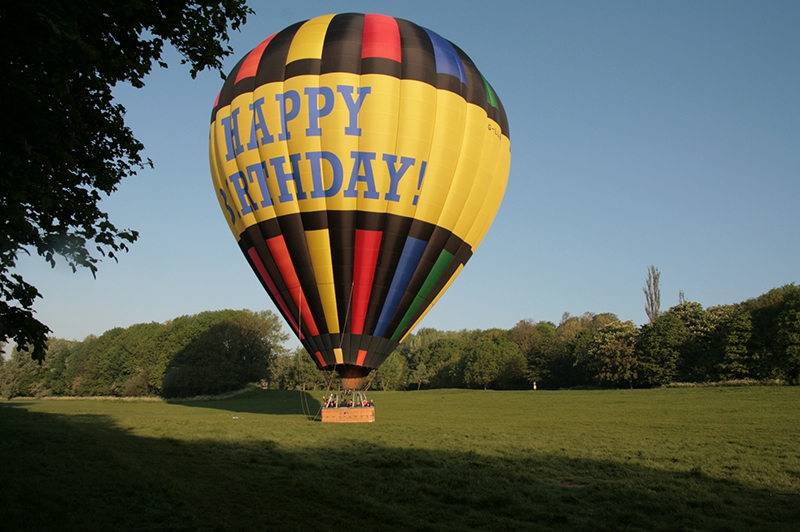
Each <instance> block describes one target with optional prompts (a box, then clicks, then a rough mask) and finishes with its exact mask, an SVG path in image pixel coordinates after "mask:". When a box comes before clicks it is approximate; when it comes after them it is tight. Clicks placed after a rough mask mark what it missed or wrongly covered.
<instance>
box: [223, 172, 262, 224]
mask: <svg viewBox="0 0 800 532" xmlns="http://www.w3.org/2000/svg"><path fill="white" fill-rule="evenodd" d="M228 181H230V182H231V184H232V185H233V188H234V190H236V195H237V196H238V197H239V203H240V204H241V205H242V214H241V215H242V216H244V215H245V214H250V213H251V212H253V211H257V210H258V207H257V206H256V203H255V202H254V201H253V198H252V197H251V196H250V192H249V191H248V190H247V178H246V177H245V175H244V173H243V172H236V173H235V174H233V175H231V176H229V177H228ZM250 182H251V183H252V182H253V181H252V178H250Z"/></svg>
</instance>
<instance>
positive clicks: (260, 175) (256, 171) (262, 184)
mask: <svg viewBox="0 0 800 532" xmlns="http://www.w3.org/2000/svg"><path fill="white" fill-rule="evenodd" d="M245 172H246V173H247V179H248V181H250V182H251V183H252V182H253V176H255V178H256V182H257V183H258V187H259V188H260V189H261V196H262V197H263V198H264V199H263V200H261V206H262V207H269V206H270V205H272V198H270V197H269V189H268V188H267V164H266V163H265V162H264V161H259V162H257V163H255V164H251V165H250V166H248V167H246V168H245Z"/></svg>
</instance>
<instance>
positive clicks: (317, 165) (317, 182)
mask: <svg viewBox="0 0 800 532" xmlns="http://www.w3.org/2000/svg"><path fill="white" fill-rule="evenodd" d="M306 159H308V160H309V162H310V163H311V182H312V183H313V184H314V190H312V191H311V197H312V198H332V197H333V196H335V195H336V194H338V193H339V191H340V190H341V189H342V177H343V175H344V171H343V170H342V162H341V161H340V160H339V158H338V157H337V156H336V154H335V153H331V152H329V151H310V152H308V153H306ZM322 159H325V160H326V161H328V163H330V165H331V170H333V181H332V182H331V186H330V187H329V188H328V189H325V185H324V184H323V182H322Z"/></svg>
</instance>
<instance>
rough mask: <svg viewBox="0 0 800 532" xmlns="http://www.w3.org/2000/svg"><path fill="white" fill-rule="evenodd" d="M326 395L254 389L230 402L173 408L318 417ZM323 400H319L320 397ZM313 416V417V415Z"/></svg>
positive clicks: (231, 399)
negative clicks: (323, 397) (316, 415)
mask: <svg viewBox="0 0 800 532" xmlns="http://www.w3.org/2000/svg"><path fill="white" fill-rule="evenodd" d="M323 393H324V392H321V391H320V392H300V391H295V390H260V389H254V390H250V391H248V392H245V393H243V394H241V395H237V396H234V397H231V398H227V399H211V400H204V401H181V400H180V399H174V400H171V401H170V403H172V404H179V405H183V406H192V407H197V408H213V409H214V410H227V411H229V412H237V413H241V414H244V413H248V414H271V415H292V416H297V415H303V414H306V415H310V416H311V417H314V415H315V414H316V413H317V412H318V411H319V409H320V406H321V405H322V403H321V401H320V399H321V398H322V394H323ZM317 396H319V399H317V398H316V397H317ZM309 413H310V414H309Z"/></svg>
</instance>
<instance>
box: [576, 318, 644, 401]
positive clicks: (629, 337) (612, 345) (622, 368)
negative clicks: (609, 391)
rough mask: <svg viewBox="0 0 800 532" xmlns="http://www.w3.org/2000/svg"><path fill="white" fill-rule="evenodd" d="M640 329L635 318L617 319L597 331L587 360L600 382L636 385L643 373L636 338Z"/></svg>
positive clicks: (585, 362)
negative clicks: (630, 319) (635, 322)
mask: <svg viewBox="0 0 800 532" xmlns="http://www.w3.org/2000/svg"><path fill="white" fill-rule="evenodd" d="M638 334H639V331H638V330H637V329H636V326H635V325H634V324H633V322H630V321H624V322H614V323H611V324H609V325H606V326H605V327H603V328H602V329H600V330H599V331H597V334H595V336H594V338H593V339H592V341H591V343H590V345H589V347H588V349H587V351H586V357H587V359H586V360H580V361H579V362H580V363H583V364H586V365H587V366H588V367H589V368H590V370H591V371H592V372H593V376H594V379H595V380H596V381H597V382H599V383H600V384H605V385H612V386H620V385H622V384H627V385H628V386H629V387H630V388H633V384H634V382H636V379H637V378H638V377H639V369H640V368H639V362H638V361H637V359H636V352H635V346H636V338H637V335H638Z"/></svg>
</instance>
